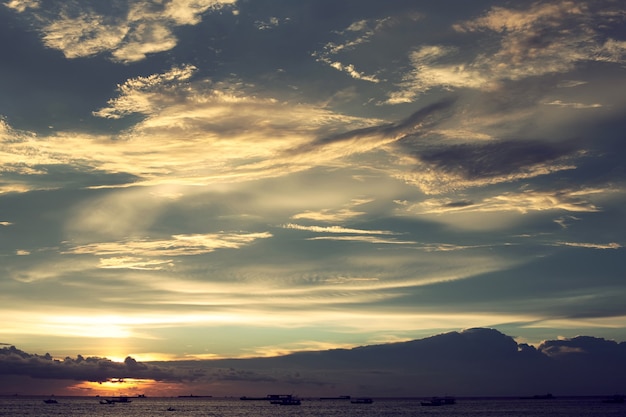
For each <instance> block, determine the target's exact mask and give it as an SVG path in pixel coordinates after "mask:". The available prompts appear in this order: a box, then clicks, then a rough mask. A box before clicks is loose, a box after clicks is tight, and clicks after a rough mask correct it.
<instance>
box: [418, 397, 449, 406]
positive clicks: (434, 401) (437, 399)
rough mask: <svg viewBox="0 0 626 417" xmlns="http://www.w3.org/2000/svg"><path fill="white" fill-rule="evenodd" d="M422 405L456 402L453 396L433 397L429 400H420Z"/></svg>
mask: <svg viewBox="0 0 626 417" xmlns="http://www.w3.org/2000/svg"><path fill="white" fill-rule="evenodd" d="M421 404H422V405H423V406H431V407H436V406H439V405H450V404H456V400H455V399H454V397H433V398H432V399H431V400H430V401H422V402H421Z"/></svg>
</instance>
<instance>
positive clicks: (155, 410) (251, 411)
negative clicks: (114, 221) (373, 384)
mask: <svg viewBox="0 0 626 417" xmlns="http://www.w3.org/2000/svg"><path fill="white" fill-rule="evenodd" d="M57 400H58V404H45V403H44V402H43V398H35V397H18V398H15V397H5V398H0V416H7V417H22V416H24V417H26V416H37V417H48V416H63V417H79V416H80V417H83V416H89V417H97V416H129V417H135V416H136V417H139V416H172V417H178V416H181V417H182V416H190V417H191V416H210V417H274V416H277V417H282V416H285V417H289V416H298V417H313V416H315V417H318V416H320V417H352V416H354V417H357V416H358V417H391V416H451V417H454V416H471V417H495V416H503V417H518V416H519V417H536V416H551V417H559V416H563V417H565V416H567V417H591V416H594V417H610V416H626V404H605V403H602V402H601V400H600V399H598V398H567V399H566V398H556V399H553V400H521V399H491V400H485V399H459V400H457V404H454V405H445V406H440V407H423V406H421V404H420V401H419V400H409V399H402V400H390V399H375V400H374V403H373V404H351V403H350V402H349V401H320V400H309V401H307V400H303V401H302V405H299V406H281V405H273V404H269V403H266V402H264V401H240V400H227V399H217V398H216V399H213V398H145V399H144V398H134V399H133V401H132V403H130V404H114V405H103V404H100V403H99V402H98V399H97V398H87V397H84V398H64V397H59V398H57ZM170 407H171V408H174V410H173V411H168V408H170Z"/></svg>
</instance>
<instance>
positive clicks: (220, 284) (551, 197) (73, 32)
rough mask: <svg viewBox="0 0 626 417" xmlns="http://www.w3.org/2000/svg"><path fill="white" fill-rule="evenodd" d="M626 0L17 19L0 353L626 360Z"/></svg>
mask: <svg viewBox="0 0 626 417" xmlns="http://www.w3.org/2000/svg"><path fill="white" fill-rule="evenodd" d="M625 21H626V9H625V8H624V6H623V3H622V2H621V1H618V0H594V1H546V2H541V1H539V2H535V1H525V0H522V1H514V2H508V1H482V0H479V1H472V2H466V1H452V0H444V1H438V2H430V1H414V0H388V1H385V2H381V1H376V0H340V1H337V0H332V1H331V0H302V1H291V0H169V1H168V0H162V1H157V0H153V1H146V0H126V1H118V0H111V1H108V2H96V1H78V0H75V1H62V2H61V1H43V0H3V1H2V3H1V4H0V36H1V38H2V39H3V42H0V56H1V57H2V58H1V61H0V314H1V315H2V316H3V317H4V318H5V319H4V320H3V325H2V326H1V328H0V343H1V344H2V345H6V346H15V347H16V348H18V349H20V350H21V351H24V352H29V353H32V354H41V355H43V354H45V353H49V354H50V355H52V357H61V358H62V357H64V356H67V355H69V356H72V357H76V355H83V356H85V357H88V356H97V357H105V358H110V359H112V360H118V361H123V360H124V359H125V358H126V357H128V356H132V358H134V359H136V360H137V361H157V360H158V361H173V360H185V359H196V360H201V359H218V358H249V357H266V356H275V355H279V354H286V353H290V352H296V351H301V350H325V349H333V348H350V347H354V346H362V345H372V344H381V343H389V342H398V341H407V340H412V339H418V338H423V337H427V336H430V335H434V334H439V333H442V332H448V331H459V330H461V329H467V328H472V327H490V328H497V329H499V330H500V331H502V332H504V333H506V334H507V335H511V336H513V337H515V339H516V340H517V341H519V342H520V343H530V344H533V345H536V344H539V343H541V342H542V341H543V340H548V339H557V338H571V337H574V336H576V335H588V336H594V337H600V338H607V339H610V340H616V341H624V340H626V305H625V304H624V299H626V283H625V281H624V278H625V277H626V274H625V272H626V261H624V259H625V257H624V251H625V250H624V246H625V245H626V239H625V234H624V230H626V220H625V219H626V216H625V208H624V207H625V202H626V194H625V190H626V187H625V186H626V181H625V180H626V171H625V164H624V150H625V147H626V145H624V139H625V138H624V132H625V131H626V118H625V117H624V116H625V113H626V94H624V93H625V91H626V79H625V75H626V29H625V28H626V25H624V23H625Z"/></svg>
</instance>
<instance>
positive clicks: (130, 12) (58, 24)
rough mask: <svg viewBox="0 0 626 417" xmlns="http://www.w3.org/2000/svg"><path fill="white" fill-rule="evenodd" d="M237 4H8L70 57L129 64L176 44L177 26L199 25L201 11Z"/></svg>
mask: <svg viewBox="0 0 626 417" xmlns="http://www.w3.org/2000/svg"><path fill="white" fill-rule="evenodd" d="M234 3H235V0H198V1H193V2H189V1H184V0H169V1H166V2H163V3H160V4H156V3H154V2H150V1H144V0H136V1H132V2H130V3H128V4H126V3H125V2H117V1H115V2H112V4H111V5H108V6H110V7H96V6H94V5H87V4H85V3H82V2H79V1H72V2H64V3H62V4H59V5H57V6H56V7H54V8H51V9H45V10H44V9H43V7H41V4H40V3H38V2H20V1H17V0H13V1H11V2H9V3H7V4H6V6H8V7H9V8H12V9H14V10H15V11H17V12H19V13H31V14H32V16H33V19H34V21H35V22H36V24H37V25H38V26H39V29H40V31H41V33H42V40H43V42H44V44H45V45H46V46H47V47H49V48H52V49H57V50H60V51H61V52H63V54H64V55H65V57H66V58H70V59H72V58H79V57H89V56H93V55H98V54H102V53H109V54H110V59H111V60H113V61H116V62H121V63H130V62H136V61H140V60H142V59H145V58H146V56H147V55H148V54H152V53H158V52H164V51H168V50H170V49H172V48H174V47H175V46H176V44H177V42H178V40H177V39H176V36H175V35H174V33H173V29H174V28H175V27H177V26H182V25H196V24H198V23H199V22H200V21H201V19H202V18H201V17H202V14H203V13H206V12H207V11H210V10H217V9H221V8H224V7H226V6H232V5H234ZM46 6H47V5H46Z"/></svg>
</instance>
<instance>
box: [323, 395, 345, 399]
mask: <svg viewBox="0 0 626 417" xmlns="http://www.w3.org/2000/svg"><path fill="white" fill-rule="evenodd" d="M349 399H350V396H349V395H340V396H339V397H320V400H349Z"/></svg>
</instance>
